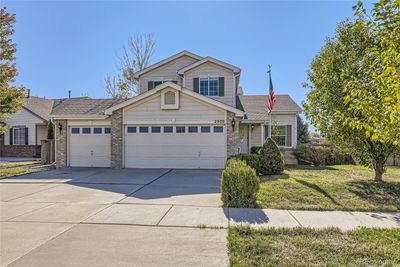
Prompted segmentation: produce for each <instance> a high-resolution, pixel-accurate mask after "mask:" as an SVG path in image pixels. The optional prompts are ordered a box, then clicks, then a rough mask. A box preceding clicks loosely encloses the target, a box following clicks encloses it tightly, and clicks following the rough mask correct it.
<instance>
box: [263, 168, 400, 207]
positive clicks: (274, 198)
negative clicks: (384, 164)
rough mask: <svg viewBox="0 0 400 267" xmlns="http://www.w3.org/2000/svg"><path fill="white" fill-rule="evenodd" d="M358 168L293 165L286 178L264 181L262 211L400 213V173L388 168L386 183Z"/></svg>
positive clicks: (274, 177) (288, 169)
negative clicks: (265, 209) (376, 180)
mask: <svg viewBox="0 0 400 267" xmlns="http://www.w3.org/2000/svg"><path fill="white" fill-rule="evenodd" d="M373 177H374V173H373V171H371V170H369V169H367V168H365V167H362V166H354V165H337V166H326V167H323V166H320V167H314V166H304V165H289V166H287V167H286V170H285V171H284V173H283V174H280V175H270V176H264V177H262V178H261V184H260V191H259V193H258V196H257V203H258V205H259V206H260V207H262V208H275V209H298V210H349V211H400V169H399V168H388V171H387V172H386V173H385V174H384V175H383V179H384V182H383V183H377V182H375V181H374V180H373Z"/></svg>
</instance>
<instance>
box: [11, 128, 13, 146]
mask: <svg viewBox="0 0 400 267" xmlns="http://www.w3.org/2000/svg"><path fill="white" fill-rule="evenodd" d="M10 145H13V128H10Z"/></svg>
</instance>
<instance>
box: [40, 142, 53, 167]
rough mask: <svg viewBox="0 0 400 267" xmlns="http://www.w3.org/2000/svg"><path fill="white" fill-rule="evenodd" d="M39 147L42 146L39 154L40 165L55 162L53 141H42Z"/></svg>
mask: <svg viewBox="0 0 400 267" xmlns="http://www.w3.org/2000/svg"><path fill="white" fill-rule="evenodd" d="M41 146H42V153H41V160H42V164H51V163H53V162H54V161H55V143H54V139H51V140H50V139H47V140H42V141H41Z"/></svg>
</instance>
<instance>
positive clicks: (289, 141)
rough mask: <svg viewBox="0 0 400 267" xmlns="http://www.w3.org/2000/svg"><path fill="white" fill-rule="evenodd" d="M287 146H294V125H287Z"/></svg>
mask: <svg viewBox="0 0 400 267" xmlns="http://www.w3.org/2000/svg"><path fill="white" fill-rule="evenodd" d="M286 146H292V125H286Z"/></svg>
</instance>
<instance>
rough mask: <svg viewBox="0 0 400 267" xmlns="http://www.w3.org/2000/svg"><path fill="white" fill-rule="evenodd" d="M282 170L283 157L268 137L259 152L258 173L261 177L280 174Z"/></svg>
mask: <svg viewBox="0 0 400 267" xmlns="http://www.w3.org/2000/svg"><path fill="white" fill-rule="evenodd" d="M283 169H284V161H283V155H282V153H281V151H280V150H279V147H278V145H277V144H276V143H275V141H274V140H273V139H272V138H270V137H268V138H267V140H265V143H264V145H263V147H262V148H261V150H260V154H259V168H258V171H259V172H260V174H262V175H269V174H279V173H282V172H283Z"/></svg>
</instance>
